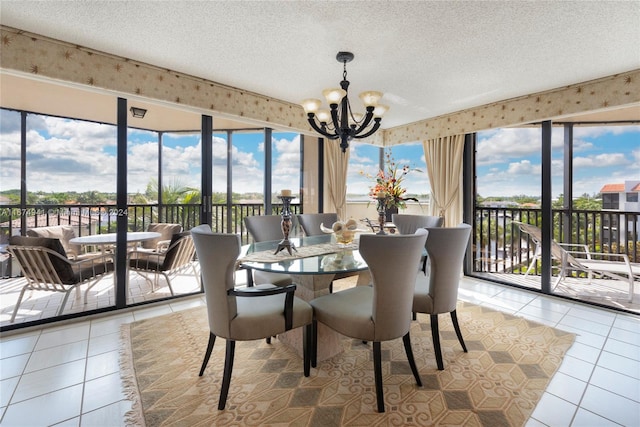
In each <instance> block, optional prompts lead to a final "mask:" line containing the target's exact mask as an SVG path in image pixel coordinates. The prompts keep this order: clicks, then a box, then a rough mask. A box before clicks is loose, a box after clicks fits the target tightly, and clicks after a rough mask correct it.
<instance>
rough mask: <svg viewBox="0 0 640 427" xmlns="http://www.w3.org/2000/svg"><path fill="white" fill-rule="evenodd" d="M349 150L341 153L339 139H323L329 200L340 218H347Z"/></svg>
mask: <svg viewBox="0 0 640 427" xmlns="http://www.w3.org/2000/svg"><path fill="white" fill-rule="evenodd" d="M350 152H351V150H349V149H347V152H346V153H343V152H342V149H341V148H340V142H339V141H335V140H325V143H324V153H325V164H326V165H327V172H328V173H327V182H328V190H329V200H330V201H331V204H332V205H333V208H334V209H335V212H336V213H337V214H338V218H339V219H340V220H346V219H347V167H348V166H349V154H350ZM327 212H329V210H327Z"/></svg>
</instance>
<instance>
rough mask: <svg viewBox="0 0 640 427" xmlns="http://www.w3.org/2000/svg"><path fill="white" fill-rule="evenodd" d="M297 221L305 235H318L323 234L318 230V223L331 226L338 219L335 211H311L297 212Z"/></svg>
mask: <svg viewBox="0 0 640 427" xmlns="http://www.w3.org/2000/svg"><path fill="white" fill-rule="evenodd" d="M297 217H298V223H299V224H300V226H301V227H302V231H304V234H305V236H319V235H322V234H324V233H323V231H322V230H320V224H322V225H324V226H325V227H327V228H331V226H332V225H333V223H335V222H337V221H338V214H337V213H313V214H298V215H297Z"/></svg>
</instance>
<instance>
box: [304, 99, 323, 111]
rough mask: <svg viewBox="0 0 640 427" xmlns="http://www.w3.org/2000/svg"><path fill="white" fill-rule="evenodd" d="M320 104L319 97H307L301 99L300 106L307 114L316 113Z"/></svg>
mask: <svg viewBox="0 0 640 427" xmlns="http://www.w3.org/2000/svg"><path fill="white" fill-rule="evenodd" d="M321 105H322V101H320V100H319V99H313V98H309V99H305V100H304V101H302V108H304V112H305V113H307V114H309V113H316V112H317V111H318V110H319V109H320V106H321Z"/></svg>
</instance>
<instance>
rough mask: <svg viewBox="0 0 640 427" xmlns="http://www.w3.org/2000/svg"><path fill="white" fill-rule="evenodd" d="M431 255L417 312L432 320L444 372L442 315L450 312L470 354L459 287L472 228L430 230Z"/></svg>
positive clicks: (420, 285) (419, 286)
mask: <svg viewBox="0 0 640 427" xmlns="http://www.w3.org/2000/svg"><path fill="white" fill-rule="evenodd" d="M427 230H428V231H429V238H428V239H427V245H426V248H427V254H428V260H429V264H430V268H429V274H428V275H427V276H426V277H423V276H422V275H418V279H417V280H416V287H415V293H414V296H413V313H414V314H415V313H426V314H428V315H430V317H431V335H432V336H433V349H434V351H435V353H436V363H437V365H438V369H439V370H441V371H442V370H443V369H444V362H443V360H442V350H441V349H440V332H439V329H438V314H442V313H450V314H451V320H452V322H453V328H454V329H455V331H456V335H457V337H458V341H460V345H461V346H462V350H463V351H464V352H465V353H466V352H467V347H466V345H465V344H464V339H463V338H462V333H461V332H460V325H459V324H458V316H457V314H456V304H457V302H458V284H459V282H460V276H461V275H462V263H463V261H464V255H465V252H466V250H467V245H468V243H469V236H470V235H471V226H470V225H468V224H460V225H458V226H457V227H428V228H427Z"/></svg>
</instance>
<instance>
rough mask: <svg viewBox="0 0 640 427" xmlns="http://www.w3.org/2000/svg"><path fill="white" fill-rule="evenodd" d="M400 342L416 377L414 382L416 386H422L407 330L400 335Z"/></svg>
mask: <svg viewBox="0 0 640 427" xmlns="http://www.w3.org/2000/svg"><path fill="white" fill-rule="evenodd" d="M402 342H403V343H404V352H405V353H406V354H407V360H408V361H409V366H410V367H411V372H413V376H414V378H415V379H416V384H417V385H418V387H422V379H420V374H419V373H418V367H417V366H416V360H415V359H414V358H413V349H412V348H411V337H410V336H409V332H407V334H406V335H405V336H403V337H402Z"/></svg>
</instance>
